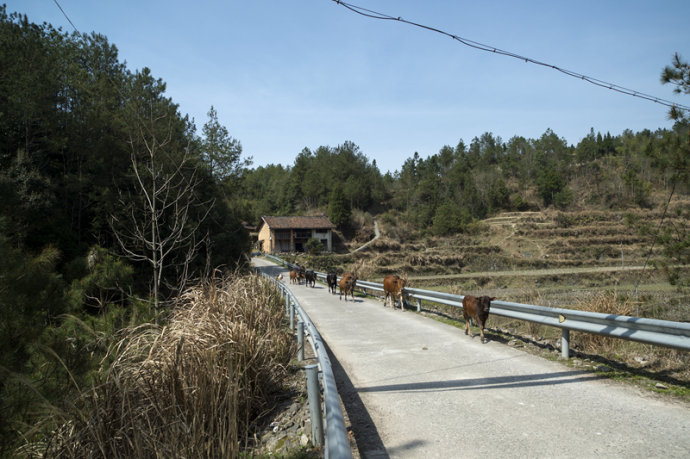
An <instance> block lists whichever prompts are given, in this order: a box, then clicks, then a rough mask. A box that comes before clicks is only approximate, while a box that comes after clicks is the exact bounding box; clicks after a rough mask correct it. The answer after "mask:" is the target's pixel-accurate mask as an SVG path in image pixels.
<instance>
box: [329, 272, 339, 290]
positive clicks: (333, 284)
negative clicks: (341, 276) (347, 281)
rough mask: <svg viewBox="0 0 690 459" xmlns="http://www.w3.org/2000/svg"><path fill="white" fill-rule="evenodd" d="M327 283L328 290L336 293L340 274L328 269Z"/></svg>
mask: <svg viewBox="0 0 690 459" xmlns="http://www.w3.org/2000/svg"><path fill="white" fill-rule="evenodd" d="M326 283H327V284H328V291H329V292H330V293H332V294H333V295H335V294H336V290H335V289H336V288H338V275H337V274H336V273H335V271H328V274H327V275H326Z"/></svg>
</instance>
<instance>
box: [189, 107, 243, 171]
mask: <svg viewBox="0 0 690 459" xmlns="http://www.w3.org/2000/svg"><path fill="white" fill-rule="evenodd" d="M202 131H203V134H204V139H203V140H202V142H201V158H202V161H203V162H204V164H205V165H206V167H208V170H209V172H210V174H211V176H212V177H213V178H215V179H216V180H218V181H221V182H223V181H230V182H233V184H234V182H235V181H236V180H237V179H238V178H239V176H240V174H241V171H242V168H243V166H247V165H248V164H249V163H248V161H245V162H244V163H243V162H242V161H241V158H240V156H241V155H242V144H241V143H240V142H239V140H237V139H234V138H232V137H231V136H230V133H229V132H228V129H227V128H226V127H225V126H223V125H222V124H220V122H219V121H218V113H217V112H216V109H215V108H213V106H211V109H210V110H209V111H208V121H207V122H206V124H204V127H203V129H202Z"/></svg>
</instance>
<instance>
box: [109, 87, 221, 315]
mask: <svg viewBox="0 0 690 459" xmlns="http://www.w3.org/2000/svg"><path fill="white" fill-rule="evenodd" d="M142 99H143V100H145V102H144V103H143V104H141V105H139V106H137V107H136V108H137V110H136V112H135V116H134V117H133V118H134V120H135V122H134V123H133V126H131V129H130V132H129V138H128V140H127V142H128V144H129V146H130V157H131V172H132V176H133V181H132V182H133V183H132V186H131V188H130V189H127V190H123V189H118V193H119V204H120V205H121V206H122V208H123V209H126V212H123V213H122V214H121V215H122V216H121V217H117V216H115V215H112V216H111V227H112V229H113V232H114V234H115V237H116V239H117V241H118V242H119V245H120V247H121V248H122V250H123V253H124V255H125V256H126V257H127V258H129V259H130V260H132V261H134V262H144V263H147V264H149V265H150V267H151V272H152V277H151V296H152V298H153V302H154V306H155V307H156V308H157V307H158V306H159V304H160V296H161V285H162V283H163V282H164V281H165V279H166V270H168V268H174V271H175V273H176V276H177V278H176V279H175V281H174V282H173V283H174V284H176V285H174V288H175V289H176V290H178V291H179V290H180V289H182V288H184V285H185V283H186V282H187V280H188V278H189V269H188V268H189V264H190V262H191V261H192V260H193V259H194V258H195V256H196V254H197V252H198V249H199V246H200V245H201V244H202V243H203V238H197V235H196V232H197V230H198V228H199V226H200V225H201V223H202V222H203V221H204V219H205V218H206V217H207V216H208V213H209V212H210V209H211V208H212V206H213V202H212V201H207V202H200V201H199V199H198V198H197V196H196V194H197V193H196V191H197V188H198V186H199V184H200V180H199V177H198V165H197V164H195V162H194V161H192V158H190V143H189V142H190V140H189V138H187V140H186V144H182V143H181V142H180V137H181V136H180V135H179V130H178V129H176V127H175V125H174V124H175V123H176V122H179V121H180V120H179V118H178V117H177V116H176V115H177V113H176V109H175V106H174V105H172V104H169V103H167V102H168V100H167V99H163V98H160V97H159V98H155V97H149V98H142Z"/></svg>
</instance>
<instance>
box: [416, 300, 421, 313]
mask: <svg viewBox="0 0 690 459" xmlns="http://www.w3.org/2000/svg"><path fill="white" fill-rule="evenodd" d="M417 312H422V300H420V299H419V298H417Z"/></svg>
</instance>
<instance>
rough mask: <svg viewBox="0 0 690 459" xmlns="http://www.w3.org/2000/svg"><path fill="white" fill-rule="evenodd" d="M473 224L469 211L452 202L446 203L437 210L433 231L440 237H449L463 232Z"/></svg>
mask: <svg viewBox="0 0 690 459" xmlns="http://www.w3.org/2000/svg"><path fill="white" fill-rule="evenodd" d="M471 222H472V216H471V215H470V212H469V210H467V209H466V208H460V207H459V206H458V205H457V204H454V203H452V202H445V203H443V204H441V205H440V206H438V208H437V209H436V214H435V215H434V219H433V227H432V231H433V233H434V234H436V235H438V236H448V235H451V234H456V233H461V232H463V231H464V230H465V228H466V227H467V225H468V224H469V223H471Z"/></svg>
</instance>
